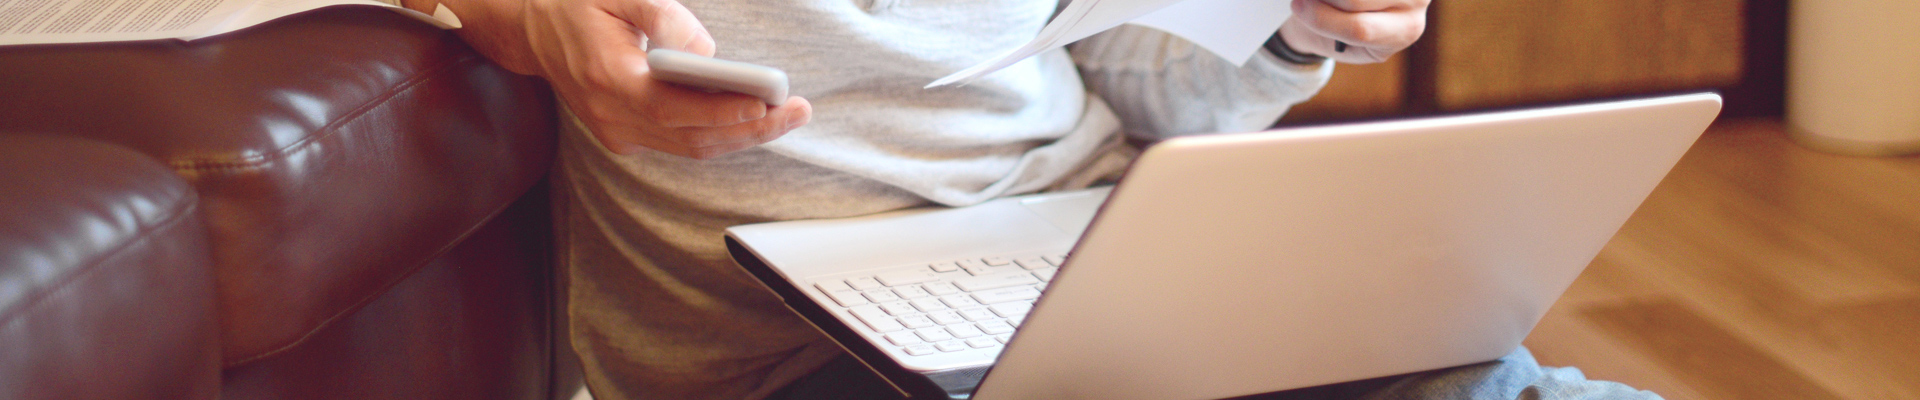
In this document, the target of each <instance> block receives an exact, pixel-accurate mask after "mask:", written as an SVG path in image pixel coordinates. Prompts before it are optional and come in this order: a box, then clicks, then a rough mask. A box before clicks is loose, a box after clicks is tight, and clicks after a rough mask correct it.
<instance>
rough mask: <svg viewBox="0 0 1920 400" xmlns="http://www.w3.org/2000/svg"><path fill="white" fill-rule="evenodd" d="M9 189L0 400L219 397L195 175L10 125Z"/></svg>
mask: <svg viewBox="0 0 1920 400" xmlns="http://www.w3.org/2000/svg"><path fill="white" fill-rule="evenodd" d="M0 187H3V188H6V189H5V190H0V399H210V398H214V397H216V396H217V395H218V394H219V387H220V359H219V343H218V340H219V336H218V335H219V332H218V331H216V330H215V327H216V325H215V321H214V305H213V298H214V290H213V275H212V273H211V272H210V270H209V267H208V264H209V263H208V259H207V248H206V240H205V239H206V230H205V228H204V227H203V226H202V225H201V224H200V215H199V214H198V213H197V211H198V208H197V207H196V201H195V200H196V199H195V196H194V193H193V190H192V188H190V187H189V186H187V184H186V182H183V181H181V179H180V177H178V176H175V175H174V174H173V172H172V171H171V170H169V169H168V168H166V166H164V165H161V164H160V163H157V162H154V161H153V160H151V159H148V158H147V157H146V156H143V155H141V154H139V153H135V152H133V151H130V150H126V149H123V148H120V147H117V146H113V145H109V144H106V143H100V142H95V141H90V140H84V139H76V138H64V137H54V136H32V135H14V134H0Z"/></svg>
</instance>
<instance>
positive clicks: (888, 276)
mask: <svg viewBox="0 0 1920 400" xmlns="http://www.w3.org/2000/svg"><path fill="white" fill-rule="evenodd" d="M873 279H874V280H875V281H877V282H880V284H883V285H887V286H900V285H911V284H915V283H921V282H932V281H934V280H938V279H940V274H935V273H933V270H929V269H927V268H926V267H916V268H913V269H908V270H902V271H888V272H882V273H880V274H879V275H874V276H873Z"/></svg>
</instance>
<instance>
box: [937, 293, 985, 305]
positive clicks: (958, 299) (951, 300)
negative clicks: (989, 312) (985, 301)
mask: <svg viewBox="0 0 1920 400" xmlns="http://www.w3.org/2000/svg"><path fill="white" fill-rule="evenodd" d="M940 302H942V303H947V307H953V308H964V307H972V306H977V305H980V301H979V300H974V299H973V298H972V297H967V295H960V294H956V295H952V296H947V297H941V298H940Z"/></svg>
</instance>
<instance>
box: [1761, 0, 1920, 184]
mask: <svg viewBox="0 0 1920 400" xmlns="http://www.w3.org/2000/svg"><path fill="white" fill-rule="evenodd" d="M1791 12H1792V14H1791V15H1792V17H1791V18H1792V20H1791V21H1789V23H1788V25H1789V29H1790V31H1789V32H1788V39H1787V40H1788V43H1787V93H1786V96H1787V99H1786V101H1787V123H1788V125H1789V132H1791V134H1792V135H1793V138H1794V140H1795V141H1798V142H1799V143H1800V144H1802V145H1805V146H1807V147H1810V148H1813V149H1816V150H1822V151H1828V152H1834V153H1841V154H1851V155H1872V156H1884V155H1903V154H1915V153H1920V1H1916V0H1846V1H1835V0H1796V1H1794V2H1793V3H1792V11H1791Z"/></svg>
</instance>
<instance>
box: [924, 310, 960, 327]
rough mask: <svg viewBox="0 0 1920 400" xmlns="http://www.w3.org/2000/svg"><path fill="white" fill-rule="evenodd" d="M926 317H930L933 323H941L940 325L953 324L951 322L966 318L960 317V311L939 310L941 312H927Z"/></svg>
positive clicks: (956, 322) (954, 322) (955, 322)
mask: <svg viewBox="0 0 1920 400" xmlns="http://www.w3.org/2000/svg"><path fill="white" fill-rule="evenodd" d="M927 318H928V319H932V320H933V323H936V324H941V325H953V324H958V323H964V322H967V319H966V318H961V317H960V312H958V311H941V312H936V313H931V314H927Z"/></svg>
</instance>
